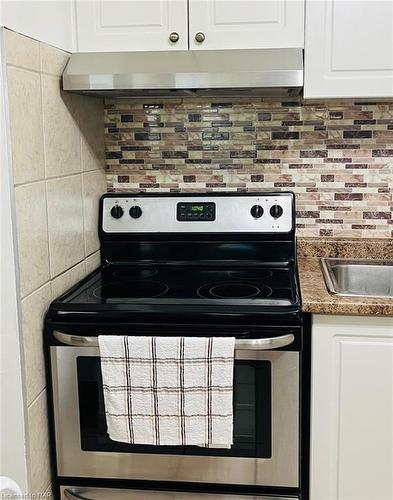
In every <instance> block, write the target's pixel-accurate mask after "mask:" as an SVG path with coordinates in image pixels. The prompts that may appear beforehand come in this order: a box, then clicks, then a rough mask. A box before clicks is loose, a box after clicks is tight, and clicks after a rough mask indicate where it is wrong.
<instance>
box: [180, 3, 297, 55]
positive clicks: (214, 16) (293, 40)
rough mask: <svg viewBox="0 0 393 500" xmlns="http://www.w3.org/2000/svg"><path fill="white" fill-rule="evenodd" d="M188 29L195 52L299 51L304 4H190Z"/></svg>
mask: <svg viewBox="0 0 393 500" xmlns="http://www.w3.org/2000/svg"><path fill="white" fill-rule="evenodd" d="M189 28H190V31H189V32H190V49H194V50H200V49H251V48H281V47H285V48H293V47H295V48H302V47H304V0H189ZM198 34H199V35H198ZM202 35H203V36H202ZM203 38H204V39H203ZM202 39H203V41H199V40H202Z"/></svg>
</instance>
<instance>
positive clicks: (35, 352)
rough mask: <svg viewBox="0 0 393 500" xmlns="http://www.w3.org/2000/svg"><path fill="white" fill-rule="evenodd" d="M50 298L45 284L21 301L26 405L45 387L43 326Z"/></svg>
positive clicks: (48, 285)
mask: <svg viewBox="0 0 393 500" xmlns="http://www.w3.org/2000/svg"><path fill="white" fill-rule="evenodd" d="M51 298H52V297H51V286H50V283H47V284H46V285H44V286H43V287H42V288H39V289H38V290H36V291H35V292H33V293H32V294H31V295H28V296H27V297H25V298H24V299H23V300H22V330H23V344H24V359H25V370H26V374H27V377H26V393H27V404H28V405H29V404H30V403H31V402H32V401H33V400H34V399H35V398H36V397H37V396H38V394H39V393H40V392H41V391H42V390H43V389H44V388H45V386H46V380H45V363H44V347H43V345H44V342H43V326H44V317H45V314H46V311H47V310H48V307H49V304H50V302H51Z"/></svg>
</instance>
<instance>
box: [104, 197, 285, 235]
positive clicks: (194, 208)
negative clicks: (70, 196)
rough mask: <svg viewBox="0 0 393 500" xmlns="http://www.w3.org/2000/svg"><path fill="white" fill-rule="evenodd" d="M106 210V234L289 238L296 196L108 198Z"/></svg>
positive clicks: (105, 202) (106, 199)
mask: <svg viewBox="0 0 393 500" xmlns="http://www.w3.org/2000/svg"><path fill="white" fill-rule="evenodd" d="M101 210H102V229H103V231H104V232H105V233H199V232H200V233H231V232H238V233H260V232H262V233H288V232H290V231H291V230H292V229H293V213H294V212H293V211H294V195H293V194H292V193H266V194H263V195H255V194H244V195H241V196H234V195H231V194H226V195H221V196H218V195H214V193H212V194H211V195H201V196H198V195H196V196H183V197H182V195H181V194H179V195H173V196H154V195H146V196H144V195H139V196H132V195H120V196H119V195H116V194H107V195H104V197H103V199H102V205H101Z"/></svg>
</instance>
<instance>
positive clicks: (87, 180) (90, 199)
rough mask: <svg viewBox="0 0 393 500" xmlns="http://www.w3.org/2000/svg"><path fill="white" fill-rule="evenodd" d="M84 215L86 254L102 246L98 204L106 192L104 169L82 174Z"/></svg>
mask: <svg viewBox="0 0 393 500" xmlns="http://www.w3.org/2000/svg"><path fill="white" fill-rule="evenodd" d="M82 184H83V217H84V221H85V255H90V254H91V253H93V252H95V251H97V250H98V249H99V248H100V241H99V239H98V205H99V203H98V202H99V199H100V196H101V195H102V194H104V193H105V192H106V177H105V172H104V171H103V170H95V171H93V172H87V173H84V174H83V175H82Z"/></svg>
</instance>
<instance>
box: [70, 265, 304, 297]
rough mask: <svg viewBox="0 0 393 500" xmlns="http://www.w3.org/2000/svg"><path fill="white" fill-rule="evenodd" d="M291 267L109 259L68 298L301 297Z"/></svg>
mask: <svg viewBox="0 0 393 500" xmlns="http://www.w3.org/2000/svg"><path fill="white" fill-rule="evenodd" d="M294 290H296V287H295V284H294V270H293V269H292V268H290V267H286V266H283V267H279V266H277V267H263V266H258V267H254V266H247V267H245V266H242V267H235V266H234V267H232V266H231V267H222V266H220V267H217V266H214V267H208V266H188V265H181V266H180V265H157V266H156V265H151V266H141V265H120V264H119V265H109V266H108V267H103V268H101V269H99V270H97V271H96V272H95V273H93V274H92V275H91V276H90V278H89V279H88V280H87V281H85V282H84V283H83V284H81V285H80V286H79V287H78V288H76V289H74V290H73V291H72V292H71V293H69V294H67V295H66V296H64V298H63V300H62V301H63V302H68V303H74V304H132V303H144V304H158V303H160V304H166V303H168V304H174V303H176V304H181V303H184V304H207V303H210V304H211V303H215V304H226V305H229V304H234V305H241V304H247V305H249V304H255V305H257V304H260V305H262V304H269V305H291V304H293V303H294V302H295V297H294Z"/></svg>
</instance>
